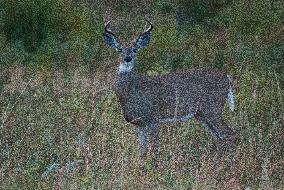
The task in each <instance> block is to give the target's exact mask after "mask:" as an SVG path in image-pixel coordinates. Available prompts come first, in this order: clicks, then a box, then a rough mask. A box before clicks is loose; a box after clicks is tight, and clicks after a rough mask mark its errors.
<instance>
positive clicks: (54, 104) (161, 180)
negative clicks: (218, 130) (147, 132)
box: [0, 0, 284, 189]
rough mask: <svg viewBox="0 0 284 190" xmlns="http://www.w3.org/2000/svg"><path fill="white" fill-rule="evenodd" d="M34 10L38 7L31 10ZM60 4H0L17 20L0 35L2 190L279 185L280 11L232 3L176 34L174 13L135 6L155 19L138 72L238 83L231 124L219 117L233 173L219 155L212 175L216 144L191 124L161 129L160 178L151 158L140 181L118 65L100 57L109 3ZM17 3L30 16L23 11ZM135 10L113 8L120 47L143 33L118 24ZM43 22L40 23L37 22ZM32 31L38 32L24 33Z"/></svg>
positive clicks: (108, 54)
mask: <svg viewBox="0 0 284 190" xmlns="http://www.w3.org/2000/svg"><path fill="white" fill-rule="evenodd" d="M35 2H37V3H40V5H41V6H38V7H36V8H35V6H34V5H33V3H35ZM56 2H60V3H61V4H59V5H56V7H57V8H55V9H53V10H50V11H51V12H48V11H47V10H49V8H50V7H49V6H48V7H47V9H45V8H44V5H47V4H45V3H55V1H52V0H50V1H47V0H44V1H4V2H1V3H2V4H1V5H5V6H1V7H4V9H3V8H0V11H1V12H0V14H2V16H3V15H4V16H5V15H6V14H12V13H16V15H15V17H6V16H7V15H6V16H5V17H2V18H4V19H1V20H0V22H1V23H0V25H1V26H4V28H3V30H1V34H0V55H1V56H0V151H1V154H0V186H1V188H3V189H245V188H250V189H282V188H283V187H284V184H283V178H284V173H283V171H284V163H283V158H284V150H283V147H284V136H283V134H284V129H283V124H282V123H283V119H284V114H283V113H284V110H283V109H284V107H283V69H282V68H283V63H282V62H283V57H282V54H283V48H282V46H281V41H282V40H283V39H282V37H281V33H282V32H283V26H282V24H281V19H280V18H281V17H280V15H281V11H280V10H279V9H280V8H279V6H280V5H281V3H280V2H276V1H269V0H261V1H249V2H250V4H249V5H250V7H249V8H250V9H248V8H247V6H245V5H246V4H244V3H245V1H243V0H238V1H233V2H232V3H231V4H229V5H228V6H226V7H225V8H224V9H222V10H218V11H217V12H216V14H214V16H212V17H211V16H210V17H208V21H207V22H208V23H209V24H208V25H207V26H205V25H203V24H199V23H195V24H191V25H188V26H185V27H184V31H183V34H182V35H178V33H177V31H176V26H175V15H174V11H173V9H174V6H175V4H174V3H171V2H170V1H159V2H158V3H157V2H154V1H149V2H148V1H147V2H145V3H141V7H146V8H145V9H147V10H150V11H152V13H153V14H154V18H155V20H154V27H155V28H154V31H153V35H152V41H151V44H150V45H149V46H148V47H147V48H146V49H145V50H143V51H141V53H140V55H139V56H138V59H137V64H138V67H139V72H140V73H144V74H148V75H153V74H163V73H166V72H173V71H175V70H182V69H189V68H192V67H210V68H218V69H220V70H224V71H226V72H227V73H229V74H230V75H232V76H233V77H234V94H235V96H236V111H235V113H234V114H231V113H230V112H229V109H228V108H226V110H225V113H224V116H225V117H226V120H227V121H228V124H229V126H231V127H232V128H234V129H235V130H236V131H237V132H238V142H237V145H238V147H237V153H236V160H237V167H236V169H234V170H232V169H230V168H229V167H228V166H227V164H226V163H227V161H226V159H227V157H226V155H224V157H223V160H222V161H221V165H220V167H219V168H215V167H214V166H213V160H214V159H215V156H216V151H215V147H214V145H213V141H212V138H211V137H210V135H209V134H207V133H206V131H205V130H203V128H201V126H199V124H198V123H197V122H195V121H190V122H188V123H184V124H182V125H180V126H163V127H162V129H161V134H160V138H161V142H160V144H161V145H160V160H159V168H158V170H156V171H154V170H152V169H151V167H150V160H148V161H147V163H146V165H147V167H148V169H149V172H148V173H147V174H146V175H141V174H140V171H139V168H138V164H137V163H138V159H139V158H138V154H137V153H138V150H137V143H136V138H135V135H134V132H133V126H132V125H130V124H127V123H126V122H125V121H124V119H123V117H122V114H121V111H120V107H119V105H118V101H117V99H116V97H115V95H114V93H113V91H112V85H113V82H114V78H115V72H116V71H115V69H116V65H117V63H116V60H115V59H116V57H117V55H115V52H114V51H112V50H108V49H106V48H105V47H104V45H103V43H102V37H101V33H102V27H103V23H102V16H101V15H102V14H103V11H102V10H105V9H106V7H108V6H109V4H108V3H107V1H101V4H100V5H98V4H93V5H92V6H90V5H89V4H86V3H80V2H79V3H76V4H74V3H73V2H71V1H65V0H64V1H56ZM246 2H247V1H246ZM63 3H64V4H63ZM112 3H113V2H112ZM124 3H125V2H124ZM155 3H156V4H155ZM23 4H24V5H25V6H28V7H29V9H25V10H23V8H24V7H25V6H22V5H23ZM96 5H98V6H96ZM139 5H140V4H139ZM148 5H153V7H148ZM53 6H55V4H53V5H52V6H51V7H53ZM164 6H165V7H164ZM171 6H172V7H171ZM60 7H61V8H62V9H63V10H61V8H60ZM90 7H92V9H91V8H90ZM169 7H171V8H169ZM15 9H16V10H19V11H16V12H13V10H15ZM136 9H137V8H136V7H135V6H134V5H133V4H131V2H129V6H128V7H126V8H125V7H124V6H121V7H119V6H118V5H116V8H115V9H114V10H113V14H112V20H113V22H112V26H113V27H114V30H115V31H118V30H119V31H122V32H120V36H121V38H123V39H124V40H125V41H126V40H127V39H130V32H129V31H128V28H130V29H129V30H131V31H135V32H137V33H139V31H141V30H143V20H142V16H141V15H139V16H137V18H133V20H125V18H126V16H125V15H126V14H127V13H129V11H130V12H131V11H133V12H134V10H136ZM2 10H4V11H2ZM54 11H55V12H54ZM56 11H57V12H56ZM140 11H141V12H139V13H141V14H142V12H143V10H140ZM3 13H4V14H3ZM43 13H44V14H43ZM54 13H56V14H54ZM22 14H24V15H26V16H28V17H29V18H30V21H29V19H27V20H26V19H23V18H24V17H23V18H21V16H20V15H22ZM40 14H43V17H44V19H40V20H37V18H38V17H37V16H38V15H40ZM51 14H52V15H51ZM131 14H133V13H131ZM133 15H135V14H133ZM49 16H50V17H49ZM206 19H207V18H206ZM137 20H140V21H138V22H136V21H137ZM39 21H40V22H44V23H45V24H43V25H41V24H40V22H39ZM27 23H32V26H34V27H35V28H38V30H32V27H28V28H26V29H25V27H24V26H27V25H26V24H27ZM52 23H53V24H52ZM17 26H20V28H19V29H16V30H15V28H16V27H17ZM42 26H44V27H43V28H41V27H42ZM208 27H209V28H208ZM30 30H31V31H33V32H34V33H33V32H32V33H30V32H29V31H30ZM40 31H44V32H43V34H44V35H42V36H41V32H40ZM23 32H26V33H25V34H23ZM37 38H39V39H37ZM33 40H35V41H33ZM25 43H26V44H25ZM149 159H150V158H149ZM148 162H149V163H148Z"/></svg>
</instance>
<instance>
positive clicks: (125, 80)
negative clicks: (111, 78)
mask: <svg viewBox="0 0 284 190" xmlns="http://www.w3.org/2000/svg"><path fill="white" fill-rule="evenodd" d="M135 77H136V74H135V72H134V70H133V68H132V69H131V70H128V71H127V72H121V71H120V68H119V70H118V72H117V76H116V83H115V89H116V93H117V94H118V95H119V96H126V95H127V92H128V91H129V88H130V85H131V83H132V82H133V80H134V78H135Z"/></svg>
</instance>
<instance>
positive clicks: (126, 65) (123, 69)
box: [118, 61, 134, 73]
mask: <svg viewBox="0 0 284 190" xmlns="http://www.w3.org/2000/svg"><path fill="white" fill-rule="evenodd" d="M133 67H134V62H133V61H131V62H123V63H121V64H120V65H119V67H118V73H129V72H130V71H132V69H133Z"/></svg>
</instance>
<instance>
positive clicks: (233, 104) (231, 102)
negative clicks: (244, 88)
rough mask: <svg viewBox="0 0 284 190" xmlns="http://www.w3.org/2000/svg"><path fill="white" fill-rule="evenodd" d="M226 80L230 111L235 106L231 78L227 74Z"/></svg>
mask: <svg viewBox="0 0 284 190" xmlns="http://www.w3.org/2000/svg"><path fill="white" fill-rule="evenodd" d="M227 77H228V80H229V90H228V99H229V107H230V110H231V112H233V111H234V108H235V100H234V99H235V98H234V93H233V87H232V86H233V83H232V79H231V77H230V76H229V75H227Z"/></svg>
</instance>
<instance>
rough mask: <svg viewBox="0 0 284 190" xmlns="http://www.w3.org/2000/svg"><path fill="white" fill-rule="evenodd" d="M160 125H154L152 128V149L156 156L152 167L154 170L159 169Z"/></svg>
mask: <svg viewBox="0 0 284 190" xmlns="http://www.w3.org/2000/svg"><path fill="white" fill-rule="evenodd" d="M159 130H160V127H159V125H156V124H153V125H151V126H150V136H151V145H152V146H151V147H152V153H153V154H154V157H153V161H152V165H153V168H154V169H155V168H157V167H158V163H157V161H158V157H159Z"/></svg>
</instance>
